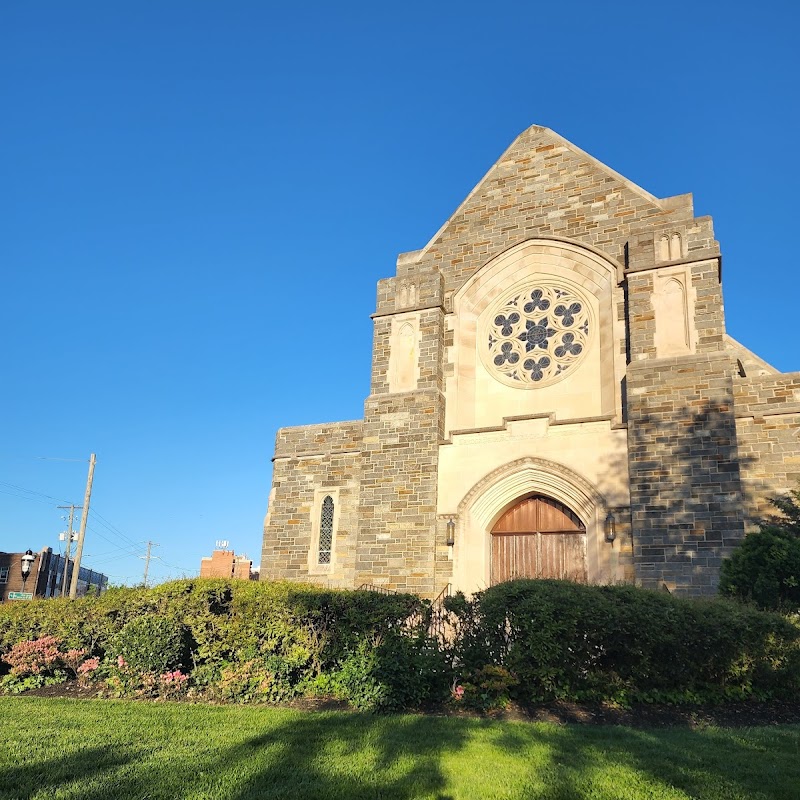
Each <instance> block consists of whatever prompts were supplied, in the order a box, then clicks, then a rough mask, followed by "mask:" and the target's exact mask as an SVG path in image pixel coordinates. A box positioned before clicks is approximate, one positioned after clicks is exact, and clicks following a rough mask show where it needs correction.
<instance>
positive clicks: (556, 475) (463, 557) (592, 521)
mask: <svg viewBox="0 0 800 800" xmlns="http://www.w3.org/2000/svg"><path fill="white" fill-rule="evenodd" d="M532 495H541V496H544V497H548V498H552V499H553V500H555V501H556V502H558V503H561V504H563V505H564V506H566V507H567V508H569V509H571V510H572V511H573V512H574V513H575V514H576V515H577V516H578V517H579V518H580V520H581V521H582V523H583V525H584V526H585V530H586V575H587V580H588V582H589V583H609V582H614V581H616V579H617V575H616V574H615V573H616V564H615V560H614V559H612V551H611V547H610V545H609V544H608V543H607V542H606V541H605V536H604V529H603V527H604V526H603V523H604V520H605V517H606V514H607V513H608V505H607V503H606V500H605V498H604V497H603V496H602V495H601V494H600V493H599V492H598V491H597V490H596V489H595V487H594V486H592V485H591V484H590V483H589V482H588V481H587V480H586V479H585V478H583V477H582V476H581V475H579V474H578V473H577V472H575V471H574V470H572V469H570V468H569V467H567V466H565V465H563V464H558V463H557V462H554V461H549V460H547V459H543V458H536V457H533V456H531V457H527V458H522V459H518V460H516V461H513V462H511V463H509V464H506V465H504V466H503V467H500V468H499V469H496V470H494V471H493V472H490V473H489V474H488V475H486V476H485V477H484V478H482V479H481V480H480V481H478V483H477V484H475V486H473V487H472V489H470V491H469V492H467V494H466V495H465V496H464V498H463V500H462V501H461V503H460V504H459V506H458V515H457V519H456V536H455V544H454V547H453V584H454V586H455V588H456V589H458V590H461V591H464V592H474V591H478V590H480V589H484V588H486V587H487V586H489V585H490V582H491V557H492V553H491V547H492V536H491V531H492V528H493V526H494V525H495V523H496V522H497V521H498V520H499V519H500V518H501V517H502V516H503V514H504V513H505V512H506V511H508V510H509V509H510V508H511V507H512V506H514V505H515V504H516V503H517V502H519V501H520V500H522V499H523V498H525V497H530V496H532Z"/></svg>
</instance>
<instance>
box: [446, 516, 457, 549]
mask: <svg viewBox="0 0 800 800" xmlns="http://www.w3.org/2000/svg"><path fill="white" fill-rule="evenodd" d="M455 543H456V523H455V521H454V520H453V518H452V517H450V519H449V520H447V546H448V547H452V546H453V545H454V544H455Z"/></svg>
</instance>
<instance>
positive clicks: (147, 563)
mask: <svg viewBox="0 0 800 800" xmlns="http://www.w3.org/2000/svg"><path fill="white" fill-rule="evenodd" d="M160 546H161V545H158V544H156V543H155V542H148V543H147V555H146V556H139V558H143V559H144V578H142V583H143V584H144V588H145V589H146V588H147V570H148V569H150V548H151V547H160Z"/></svg>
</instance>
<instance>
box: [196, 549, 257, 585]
mask: <svg viewBox="0 0 800 800" xmlns="http://www.w3.org/2000/svg"><path fill="white" fill-rule="evenodd" d="M200 577H201V578H237V579H239V580H243V581H250V580H258V573H257V572H253V562H252V561H251V560H250V559H249V558H248V557H247V556H245V555H241V556H237V555H236V553H234V552H233V550H215V551H214V552H213V553H212V554H211V555H210V556H205V557H203V558H201V559H200Z"/></svg>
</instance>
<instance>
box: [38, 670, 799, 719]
mask: <svg viewBox="0 0 800 800" xmlns="http://www.w3.org/2000/svg"><path fill="white" fill-rule="evenodd" d="M25 695H26V696H34V697H66V698H72V699H93V698H98V697H102V696H103V695H102V689H100V688H98V687H97V686H92V685H89V686H82V685H80V684H79V683H78V682H77V681H67V682H66V683H60V684H57V685H56V686H45V687H42V688H41V689H31V690H30V691H28V692H25ZM143 702H154V701H143ZM284 707H288V708H296V709H299V710H302V711H347V710H349V707H348V705H347V703H345V702H343V701H341V700H334V699H326V698H298V699H296V700H294V701H292V702H290V703H286V704H284ZM430 713H431V714H432V715H435V716H459V717H462V716H463V717H477V716H483V717H484V718H491V719H500V720H517V721H527V722H553V723H556V724H560V725H566V724H573V725H574V724H577V725H627V726H630V727H636V728H664V727H681V728H702V727H709V726H714V727H720V728H742V727H754V726H761V725H783V724H800V701H798V702H770V703H757V702H746V703H726V704H725V705H718V706H711V705H704V706H666V705H650V704H644V703H642V704H637V705H634V706H631V707H630V708H621V707H619V706H614V705H611V704H605V703H594V704H579V703H567V702H563V701H559V702H553V703H542V704H540V705H534V706H530V707H528V708H522V707H520V706H516V705H513V706H511V707H510V708H508V709H505V710H501V711H494V712H491V713H488V714H484V715H480V714H477V713H473V712H470V711H467V710H463V709H459V708H452V707H448V708H445V709H432V710H431V711H430Z"/></svg>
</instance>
